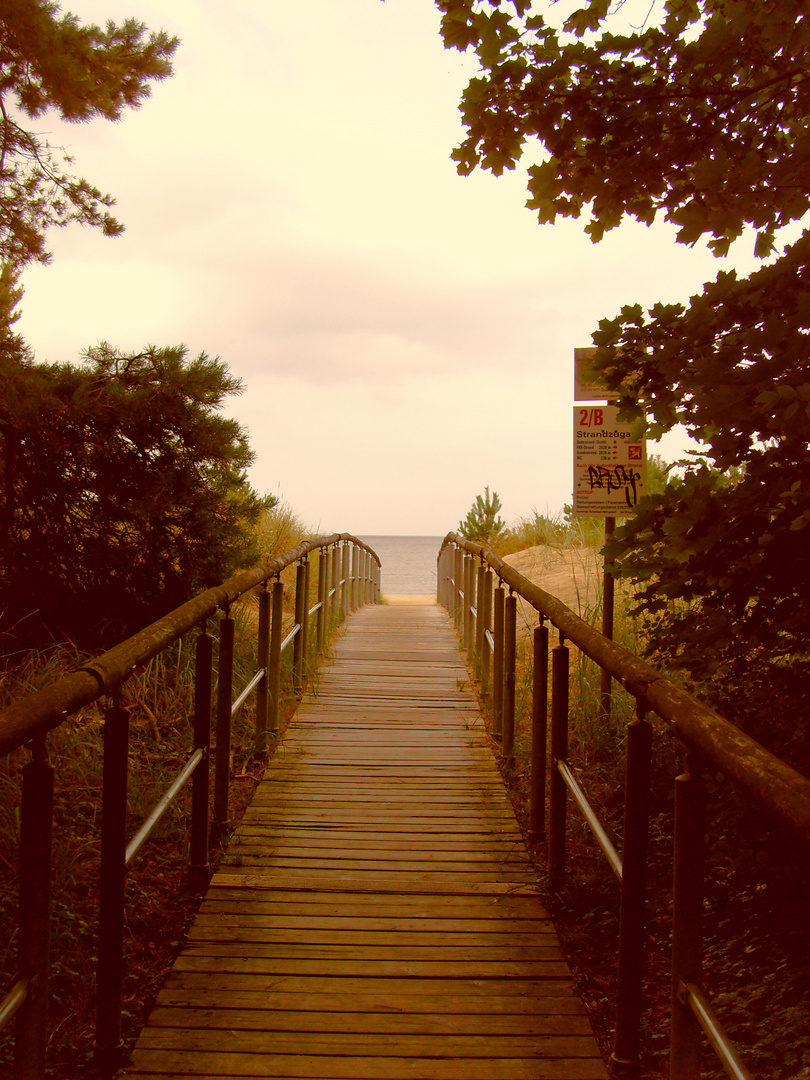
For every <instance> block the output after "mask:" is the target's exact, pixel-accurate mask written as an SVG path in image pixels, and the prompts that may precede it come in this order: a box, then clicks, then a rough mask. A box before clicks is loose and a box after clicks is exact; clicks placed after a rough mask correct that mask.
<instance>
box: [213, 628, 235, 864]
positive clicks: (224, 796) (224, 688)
mask: <svg viewBox="0 0 810 1080" xmlns="http://www.w3.org/2000/svg"><path fill="white" fill-rule="evenodd" d="M233 640H234V621H233V619H232V618H231V616H230V612H229V610H227V609H226V612H225V615H224V617H223V618H222V619H220V622H219V669H218V671H217V742H216V752H215V769H214V820H213V823H212V825H213V838H214V840H215V842H217V843H218V842H219V841H221V840H222V839H223V838H224V836H225V835H226V833H227V832H228V829H229V827H230V812H229V806H228V804H229V802H230V787H231V705H232V703H233Z"/></svg>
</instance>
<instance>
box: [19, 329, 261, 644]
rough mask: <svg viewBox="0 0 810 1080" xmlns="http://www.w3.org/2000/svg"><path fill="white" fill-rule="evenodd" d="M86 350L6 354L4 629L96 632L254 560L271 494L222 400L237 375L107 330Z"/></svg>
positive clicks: (149, 615)
mask: <svg viewBox="0 0 810 1080" xmlns="http://www.w3.org/2000/svg"><path fill="white" fill-rule="evenodd" d="M86 361H87V364H86V366H85V367H84V368H82V369H76V368H73V367H70V366H68V365H41V364H34V363H32V362H30V361H28V360H26V361H19V362H13V361H7V362H6V364H5V371H4V374H5V376H6V383H5V385H6V387H7V393H6V395H5V397H4V399H3V401H2V403H0V570H1V571H2V584H1V585H0V607H2V610H3V624H4V629H6V630H8V629H9V628H10V627H11V626H13V625H15V624H17V625H18V630H19V632H23V633H24V635H25V637H30V636H31V633H39V632H41V630H42V628H43V626H44V627H47V628H49V629H51V630H58V631H61V632H62V633H65V634H68V635H70V636H74V637H76V638H77V639H78V640H80V641H81V642H82V644H85V645H87V646H88V647H95V646H96V645H100V644H102V643H104V642H106V641H108V640H110V639H111V638H117V637H118V636H120V635H121V634H122V633H125V632H127V631H128V632H132V631H134V630H135V629H138V628H140V627H141V626H143V625H144V624H145V623H146V622H148V621H150V620H151V619H153V618H156V617H158V616H159V615H161V614H163V613H165V612H167V611H170V610H171V609H172V608H173V607H176V606H177V605H178V604H180V603H183V602H184V601H185V600H187V599H188V598H189V597H190V596H191V595H193V593H194V592H195V591H198V590H199V589H201V588H204V587H207V586H210V585H213V584H216V583H217V582H219V581H221V580H222V579H223V578H224V577H226V576H227V575H228V574H229V573H231V572H233V570H234V569H236V568H237V567H238V566H240V565H245V564H247V563H252V562H255V561H257V559H258V549H257V543H256V537H255V532H254V529H253V525H254V524H255V522H256V521H257V520H258V518H259V516H260V515H261V512H262V510H263V509H264V508H266V507H267V506H268V505H269V503H270V500H267V499H261V498H259V497H258V496H257V495H256V493H255V492H254V491H253V490H252V488H251V487H250V486H249V484H248V483H247V480H246V476H245V469H246V468H247V466H248V465H249V464H250V462H251V460H252V454H251V452H250V450H249V448H248V446H247V442H246V440H245V436H244V434H243V432H242V431H241V429H240V427H239V425H238V424H237V423H236V422H235V421H234V420H231V419H228V418H226V417H223V416H221V415H220V414H219V409H220V407H221V405H222V402H223V400H224V398H225V397H226V396H228V395H229V394H233V393H237V392H239V390H240V389H241V386H240V384H239V382H238V381H236V380H235V379H233V378H231V376H230V375H229V374H228V372H227V369H226V368H225V365H224V364H223V363H222V362H221V361H220V360H218V359H211V358H210V357H208V356H206V355H205V354H201V355H200V356H198V357H196V358H195V359H193V360H189V359H188V358H187V356H186V350H185V349H184V348H183V347H176V348H164V349H158V348H155V347H149V348H148V349H146V350H145V351H144V352H143V353H139V354H135V355H122V354H120V353H118V352H116V351H115V350H114V349H112V348H111V347H110V346H108V345H101V346H99V347H98V348H95V349H91V350H90V351H89V352H88V353H87V356H86Z"/></svg>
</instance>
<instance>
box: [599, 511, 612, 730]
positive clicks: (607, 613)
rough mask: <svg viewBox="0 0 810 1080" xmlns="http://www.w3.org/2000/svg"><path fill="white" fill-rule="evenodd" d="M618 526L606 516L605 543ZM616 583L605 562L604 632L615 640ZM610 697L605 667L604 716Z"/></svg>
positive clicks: (603, 585)
mask: <svg viewBox="0 0 810 1080" xmlns="http://www.w3.org/2000/svg"><path fill="white" fill-rule="evenodd" d="M615 526H616V519H615V518H612V517H606V518H605V543H606V544H607V542H608V541H609V540H610V538H611V537H612V536H613V530H614V528H615ZM615 584H616V579H615V577H614V575H613V564H612V563H608V562H607V561H606V562H605V566H604V572H603V575H602V633H603V634H604V635H605V637H606V638H610V640H611V641H612V640H613V611H614V597H615ZM610 698H611V678H610V672H609V671H606V670H605V668H602V669H601V679H600V701H601V708H602V715H603V716H604V717H606V718H607V717H609V716H610Z"/></svg>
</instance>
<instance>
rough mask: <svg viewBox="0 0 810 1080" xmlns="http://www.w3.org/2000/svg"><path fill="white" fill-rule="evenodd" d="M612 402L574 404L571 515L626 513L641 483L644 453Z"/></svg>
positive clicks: (632, 426) (644, 471) (633, 428)
mask: <svg viewBox="0 0 810 1080" xmlns="http://www.w3.org/2000/svg"><path fill="white" fill-rule="evenodd" d="M618 417H619V410H618V408H617V407H616V406H615V405H575V406H574V514H575V515H577V516H578V517H629V516H630V515H631V514H632V513H633V512H634V510H635V507H636V503H637V502H638V500H639V499H640V498H641V496H642V495H643V494H644V492H645V490H646V486H647V454H646V447H645V443H644V439H643V438H641V437H639V435H638V431H637V427H636V425H635V424H633V423H631V422H628V421H626V420H622V421H619V419H618Z"/></svg>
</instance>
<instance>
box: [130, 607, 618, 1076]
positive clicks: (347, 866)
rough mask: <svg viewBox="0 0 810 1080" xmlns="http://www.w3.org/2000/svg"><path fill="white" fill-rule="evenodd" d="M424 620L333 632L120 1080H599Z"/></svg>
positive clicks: (452, 676) (559, 961)
mask: <svg viewBox="0 0 810 1080" xmlns="http://www.w3.org/2000/svg"><path fill="white" fill-rule="evenodd" d="M537 893H538V886H537V882H536V878H535V874H534V870H533V868H532V863H531V859H530V857H529V855H528V853H527V852H526V851H525V848H524V846H523V843H522V838H521V834H520V831H519V829H518V827H517V822H516V820H515V817H514V813H513V811H512V807H511V805H510V803H509V801H508V799H507V798H506V794H505V791H504V788H503V784H502V781H501V779H500V775H499V773H498V770H497V768H496V766H495V763H494V759H493V757H492V752H491V749H490V746H489V741H488V738H487V736H486V733H485V731H484V729H483V724H482V722H481V719H480V716H479V715H478V712H477V705H476V701H475V698H474V696H473V694H472V692H471V690H470V688H469V680H468V674H467V671H466V669H465V667H464V665H463V663H462V662H461V659H460V655H459V654H458V651H457V649H456V648H455V643H454V639H453V635H452V632H451V630H450V627H449V624H448V621H447V619H446V617H445V616H444V615H443V614H442V612H441V611H440V610H439V609H438V608H435V607H425V608H421V607H420V608H410V609H409V608H407V607H401V608H390V609H386V608H366V609H363V610H362V611H360V612H357V613H356V614H355V615H354V616H352V618H351V620H350V622H349V626H348V630H347V633H346V634H345V635H344V636H343V637H342V638H341V639H340V641H339V642H338V644H337V647H336V649H335V653H334V659H333V661H332V662H331V665H329V666H327V668H326V669H325V670H324V672H323V674H322V676H321V678H320V680H319V689H318V692H317V694H313V695H311V696H308V697H307V698H306V699H305V700H304V702H302V704H301V707H300V708H299V710H298V713H297V714H296V718H295V721H294V723H293V724H292V726H291V728H290V730H289V732H288V735H287V737H286V738H285V740H284V741H283V742H282V745H281V747H280V748H279V749H278V751H277V753H276V755H275V757H274V759H273V761H272V762H271V763H270V765H269V767H268V769H267V771H266V774H265V777H264V779H263V781H262V783H261V784H260V785H259V787H258V789H257V792H256V796H255V798H254V800H253V802H252V804H251V807H250V808H249V810H248V812H247V813H246V814H245V817H244V819H243V822H242V824H241V826H240V828H239V830H238V832H237V833H236V835H235V836H234V837H233V838H232V841H231V844H230V846H229V849H228V852H227V854H226V857H225V862H224V864H223V866H222V868H221V869H220V870H219V871H218V872H217V874H215V875H214V878H213V879H212V882H211V885H210V888H209V890H208V893H207V894H206V898H205V900H204V901H203V903H202V905H201V908H200V913H199V915H198V917H197V919H196V921H195V923H194V926H193V927H192V929H191V930H190V932H189V935H188V940H187V942H186V943H185V946H184V949H183V951H182V953H181V955H180V956H179V957H178V959H177V961H176V963H175V965H174V967H173V969H172V972H171V973H170V975H169V977H168V979H167V981H166V985H165V986H164V988H163V990H162V991H161V993H160V996H159V998H158V1002H157V1004H156V1006H155V1008H154V1010H153V1012H152V1015H151V1017H150V1020H149V1023H148V1024H147V1026H146V1027H145V1028H144V1030H143V1032H142V1033H141V1037H140V1039H139V1040H138V1043H137V1046H136V1048H135V1051H134V1055H133V1059H132V1066H131V1069H130V1070H129V1072H128V1073H127V1075H128V1076H129V1077H130V1080H147V1078H149V1080H154V1078H156V1077H158V1076H163V1077H165V1076H175V1077H185V1076H188V1077H191V1076H194V1077H205V1078H207V1080H218V1078H223V1080H224V1078H225V1077H242V1076H244V1077H248V1076H252V1077H262V1076H265V1077H290V1078H292V1077H300V1078H303V1077H308V1078H310V1080H321V1078H322V1080H349V1078H350V1077H351V1078H352V1080H365V1078H368V1080H410V1078H412V1077H413V1078H415V1077H419V1078H422V1080H479V1078H480V1080H499V1078H501V1077H503V1078H504V1080H506V1078H512V1077H514V1078H523V1077H525V1078H533V1080H544V1078H545V1080H605V1078H606V1077H607V1073H606V1071H605V1067H604V1065H603V1063H602V1061H601V1059H600V1057H599V1053H598V1050H597V1046H596V1042H595V1040H594V1039H593V1036H592V1033H591V1030H590V1026H589V1021H588V1016H587V1013H586V1011H585V1010H584V1008H583V1006H582V1004H581V1003H580V1002H579V1001H578V999H577V998H576V996H575V995H574V993H573V987H572V980H571V977H570V972H569V970H568V966H567V964H566V963H565V961H564V959H563V956H562V953H561V950H560V948H559V944H558V941H557V938H556V935H555V933H554V931H553V926H552V924H551V922H550V920H549V918H548V915H547V913H546V911H545V910H544V908H543V907H542V905H541V903H540V902H539V899H538V896H537Z"/></svg>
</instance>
